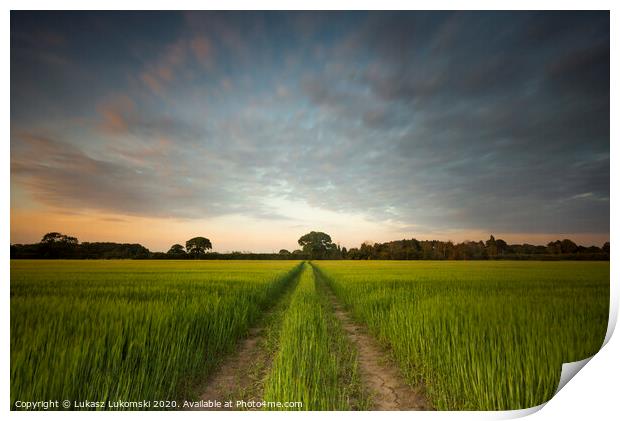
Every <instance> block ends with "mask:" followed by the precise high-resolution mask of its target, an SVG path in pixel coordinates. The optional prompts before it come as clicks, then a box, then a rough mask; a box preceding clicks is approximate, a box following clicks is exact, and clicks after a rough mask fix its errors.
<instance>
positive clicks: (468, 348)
mask: <svg viewBox="0 0 620 421" xmlns="http://www.w3.org/2000/svg"><path fill="white" fill-rule="evenodd" d="M318 267H319V268H320V270H321V271H322V273H324V274H325V275H326V277H327V279H328V280H329V283H330V286H331V287H332V288H333V290H334V292H335V294H336V295H337V296H338V297H339V299H341V300H342V301H343V302H344V303H345V305H346V306H347V307H348V308H349V309H351V311H352V312H353V315H354V316H355V317H356V318H357V319H358V320H359V321H361V322H363V323H365V324H367V325H368V327H369V328H370V330H371V332H372V333H373V334H374V335H375V336H376V337H377V338H378V339H379V340H380V341H381V342H382V343H384V344H385V345H387V346H389V348H390V349H391V350H392V353H393V356H394V358H395V359H396V361H398V363H399V365H400V367H401V369H402V371H403V373H404V374H405V376H406V377H407V379H408V381H409V382H410V383H411V384H415V383H417V382H420V381H423V382H425V383H426V388H427V391H428V394H429V397H430V398H431V400H432V404H433V406H434V407H436V408H438V409H452V410H460V409H472V410H500V409H518V408H526V407H532V406H536V405H538V404H541V403H543V402H545V401H547V400H549V399H550V398H551V397H552V396H553V394H554V392H555V389H556V388H557V385H558V382H559V378H560V371H561V364H562V363H563V362H569V361H576V360H580V359H583V358H586V357H589V356H591V355H593V354H594V353H596V352H597V351H598V350H599V348H600V347H601V345H602V342H603V339H604V336H605V332H606V328H607V320H608V313H609V263H608V262H394V261H392V262H388V261H384V262H381V261H369V262H337V261H326V262H319V264H318Z"/></svg>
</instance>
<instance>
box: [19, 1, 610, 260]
mask: <svg viewBox="0 0 620 421" xmlns="http://www.w3.org/2000/svg"><path fill="white" fill-rule="evenodd" d="M609 33H610V32H609V13H608V12H501V13H498V12H457V13H451V12H390V13H387V12H328V13H324V12H296V13H281V12H261V13H258V12H185V13H183V12H14V11H13V12H11V139H10V142H11V243H30V242H37V241H39V240H40V238H41V237H42V236H43V234H45V233H46V232H50V231H60V232H63V233H65V234H68V235H72V236H76V237H78V239H79V240H80V241H117V242H131V243H141V244H143V245H145V246H146V247H148V248H149V249H151V250H153V251H166V250H168V248H169V247H170V245H172V244H174V243H181V244H184V242H185V241H186V240H187V239H189V238H191V237H194V236H198V235H200V236H205V237H208V238H210V239H211V241H212V243H213V245H214V250H216V251H233V250H237V251H257V252H271V251H278V250H280V249H281V248H287V249H289V250H293V249H295V248H297V247H298V245H297V239H298V238H299V237H300V236H301V235H303V234H305V233H306V232H309V231H311V230H315V231H324V232H327V233H328V234H330V235H331V236H332V239H333V240H334V242H338V243H339V244H341V245H343V246H346V247H348V248H350V247H357V246H359V245H360V243H362V242H363V241H372V242H382V241H389V240H397V239H403V238H418V239H439V240H453V241H463V240H481V239H486V238H488V237H489V235H490V234H494V235H495V236H496V237H500V238H503V239H505V240H507V241H508V242H509V243H522V242H528V243H531V244H546V243H547V242H548V241H551V240H555V239H561V238H571V239H573V240H575V241H577V242H578V243H580V244H584V245H591V244H595V245H601V244H602V243H603V242H605V241H608V240H609V218H610V211H609V209H610V207H609V186H610V184H609V182H610V177H609V175H610V169H609V167H610V161H609V145H610V132H609V123H610V92H609V76H610V75H609V65H610V52H609V47H610V37H609Z"/></svg>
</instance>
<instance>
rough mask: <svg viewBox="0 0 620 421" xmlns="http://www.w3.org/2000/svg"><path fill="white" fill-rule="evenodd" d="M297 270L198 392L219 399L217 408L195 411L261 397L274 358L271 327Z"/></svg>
mask: <svg viewBox="0 0 620 421" xmlns="http://www.w3.org/2000/svg"><path fill="white" fill-rule="evenodd" d="M300 274H301V272H300V273H298V274H297V275H296V276H295V278H294V279H292V280H291V282H290V284H289V285H287V286H286V287H285V288H286V291H284V292H283V293H282V295H281V296H280V298H279V300H278V302H277V303H276V304H275V305H274V306H272V307H271V308H270V309H269V310H267V311H266V312H265V313H264V316H263V318H262V320H261V321H260V323H259V325H258V326H255V327H252V328H250V329H249V330H248V333H247V335H246V337H245V338H243V339H241V340H240V341H239V344H238V345H237V348H236V351H235V352H234V353H233V354H231V355H229V356H227V357H226V358H224V360H223V361H222V363H221V364H220V365H219V367H218V368H217V370H216V371H215V372H214V373H213V375H212V376H211V377H210V378H209V379H208V380H207V381H206V383H205V384H204V386H203V388H202V389H201V390H202V391H201V393H200V398H199V399H200V400H202V401H219V402H222V407H220V408H215V407H212V408H208V407H194V408H191V410H194V411H234V410H243V409H245V408H237V407H236V406H235V401H237V400H245V401H251V400H254V401H259V400H262V395H263V386H264V384H263V383H264V380H265V377H266V375H267V373H268V372H269V369H270V368H271V364H272V362H273V357H274V350H273V349H271V348H272V347H273V345H272V344H270V343H269V341H270V340H271V339H272V338H271V337H270V335H269V334H270V331H272V330H277V329H279V324H280V323H281V321H282V316H283V314H284V312H285V310H286V308H288V306H289V304H290V301H291V295H292V292H293V291H294V290H295V288H296V286H297V283H298V281H299V277H300ZM229 400H232V401H233V406H232V407H230V408H224V407H223V405H224V402H225V401H229Z"/></svg>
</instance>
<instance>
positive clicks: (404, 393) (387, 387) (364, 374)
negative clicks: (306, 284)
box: [329, 292, 432, 411]
mask: <svg viewBox="0 0 620 421" xmlns="http://www.w3.org/2000/svg"><path fill="white" fill-rule="evenodd" d="M329 298H330V301H331V303H332V305H333V308H334V313H335V314H336V317H337V318H338V319H339V320H340V322H341V323H342V327H343V328H344V330H345V331H346V332H347V334H348V336H349V339H350V340H351V342H352V343H353V344H355V346H356V347H357V351H358V361H359V369H360V376H361V378H362V383H363V384H364V386H365V387H366V388H367V389H368V391H369V392H370V394H371V396H372V401H373V407H372V408H371V410H375V411H411V410H430V409H432V408H431V407H430V405H429V404H428V402H427V400H426V398H425V397H424V394H423V393H422V391H421V390H415V389H413V388H411V387H410V386H408V385H407V384H406V383H405V381H404V379H403V377H402V375H401V374H400V371H399V370H398V368H397V367H396V366H395V365H394V364H392V363H391V361H390V360H389V358H388V356H387V354H386V353H385V352H384V351H383V349H382V348H381V346H380V345H379V344H378V343H377V341H375V339H374V338H372V337H371V336H370V335H369V334H368V333H366V330H365V328H364V327H362V326H361V325H359V324H357V323H355V322H354V321H353V320H352V319H351V317H350V316H349V315H348V313H347V312H346V311H345V310H344V309H343V308H342V306H341V305H340V303H339V302H338V300H337V298H336V296H335V295H333V293H331V292H330V293H329Z"/></svg>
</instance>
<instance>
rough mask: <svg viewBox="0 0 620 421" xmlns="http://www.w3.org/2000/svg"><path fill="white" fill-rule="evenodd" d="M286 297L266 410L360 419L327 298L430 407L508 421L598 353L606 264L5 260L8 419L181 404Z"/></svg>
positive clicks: (355, 387)
mask: <svg viewBox="0 0 620 421" xmlns="http://www.w3.org/2000/svg"><path fill="white" fill-rule="evenodd" d="M315 270H316V271H318V272H317V273H318V274H320V275H321V276H315V273H314V271H315ZM287 287H290V288H287ZM292 288H294V290H293V291H292V296H291V298H290V303H288V304H287V306H286V307H285V308H284V310H283V312H282V321H281V323H279V324H277V325H276V326H278V328H277V330H278V331H277V332H270V334H271V335H273V336H274V338H275V339H274V343H275V345H273V364H271V365H270V368H269V371H268V373H267V374H266V376H265V377H264V378H263V379H262V380H261V381H262V382H263V383H264V389H263V390H264V398H265V400H274V401H285V400H286V401H289V400H290V401H295V400H299V401H302V402H303V403H304V407H303V408H302V409H366V408H368V407H371V403H368V402H367V401H366V399H367V396H366V392H365V391H364V390H363V389H364V385H363V384H360V379H359V373H358V367H357V363H356V358H357V354H356V350H355V347H354V346H352V345H351V343H350V342H349V341H348V339H347V337H346V335H345V333H344V332H343V330H342V328H341V326H340V325H339V322H338V320H337V319H336V318H335V317H334V315H333V310H332V308H331V307H330V305H329V302H328V300H327V298H326V296H327V295H326V294H328V290H331V291H333V293H334V294H335V296H336V298H337V299H338V300H339V301H340V302H341V303H342V304H343V305H344V307H345V308H346V309H348V310H349V311H350V313H351V315H352V317H353V318H354V319H355V320H356V321H357V322H359V323H360V325H363V326H365V327H367V328H368V330H369V332H370V333H371V334H372V336H374V337H375V338H377V340H378V341H379V343H380V344H382V346H383V347H384V348H385V350H386V355H390V356H391V358H392V359H393V360H394V361H395V362H396V364H397V366H398V367H399V369H400V371H401V372H402V374H403V376H404V378H405V379H406V381H407V382H408V383H409V384H410V385H412V386H415V385H424V388H425V391H426V394H427V395H428V399H429V401H430V402H431V404H432V406H433V407H434V408H436V409H518V408H525V407H530V406H534V405H538V404H540V403H542V402H544V401H546V400H548V399H549V398H550V397H551V396H552V394H553V392H554V391H555V389H556V387H557V384H558V381H559V376H560V368H561V363H562V362H568V361H574V360H580V359H583V358H586V357H588V356H591V355H593V354H594V353H596V352H597V351H598V349H599V348H600V346H601V344H602V341H603V338H604V336H605V332H606V328H607V318H608V309H609V308H608V307H609V263H608V262H509V261H499V262H493V261H490V262H489V261H485V262H443V261H442V262H420V261H407V262H399V261H363V262H360V261H317V262H312V263H311V264H309V263H303V264H301V263H299V262H294V261H275V262H274V261H226V262H222V261H17V260H16V261H12V262H11V405H12V408H13V409H15V402H16V401H18V400H19V401H40V400H56V399H58V400H64V399H70V400H76V401H78V400H93V401H100V400H144V399H147V400H160V399H161V400H169V399H176V400H181V399H185V398H187V396H192V394H195V393H196V391H195V388H196V385H197V384H198V383H200V382H201V381H204V380H205V379H208V378H210V376H212V375H213V373H214V372H215V370H216V369H217V365H218V364H219V362H220V361H221V360H222V358H223V357H224V356H226V355H231V354H234V353H235V350H236V346H237V344H238V343H239V342H238V341H239V340H240V339H242V338H243V337H244V336H245V335H246V334H247V332H248V329H249V328H250V327H251V326H254V325H256V324H257V323H260V321H261V319H262V318H263V315H264V314H266V313H267V312H268V311H269V309H270V308H272V307H273V306H274V305H275V304H276V303H277V302H279V301H281V299H282V296H283V295H284V293H285V291H287V290H290V289H292Z"/></svg>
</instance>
